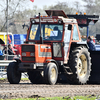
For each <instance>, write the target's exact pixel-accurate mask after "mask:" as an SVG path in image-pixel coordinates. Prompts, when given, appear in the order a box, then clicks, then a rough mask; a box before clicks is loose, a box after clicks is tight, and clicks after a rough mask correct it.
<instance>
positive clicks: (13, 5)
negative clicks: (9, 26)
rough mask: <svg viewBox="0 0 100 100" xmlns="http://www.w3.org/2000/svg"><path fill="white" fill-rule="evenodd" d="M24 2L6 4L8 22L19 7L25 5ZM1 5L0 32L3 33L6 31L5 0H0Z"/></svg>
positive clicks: (18, 0) (12, 1) (17, 1)
mask: <svg viewBox="0 0 100 100" xmlns="http://www.w3.org/2000/svg"><path fill="white" fill-rule="evenodd" d="M25 1H26V0H9V2H8V9H9V10H8V20H9V21H10V20H11V19H13V18H14V15H15V13H16V12H17V11H18V10H20V9H19V8H20V6H23V5H25V4H26V3H25ZM1 2H2V3H1V4H0V9H1V12H2V16H3V19H1V20H2V23H1V26H0V31H5V30H6V23H7V19H6V17H7V3H6V2H7V0H6V1H5V0H1Z"/></svg>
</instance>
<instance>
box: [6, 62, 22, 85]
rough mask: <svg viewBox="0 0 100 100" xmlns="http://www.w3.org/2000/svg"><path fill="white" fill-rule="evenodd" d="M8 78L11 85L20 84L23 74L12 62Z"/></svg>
mask: <svg viewBox="0 0 100 100" xmlns="http://www.w3.org/2000/svg"><path fill="white" fill-rule="evenodd" d="M7 78H8V81H9V82H10V84H18V83H19V82H20V79H21V72H20V71H18V65H17V63H16V62H11V63H10V64H9V66H8V67H7Z"/></svg>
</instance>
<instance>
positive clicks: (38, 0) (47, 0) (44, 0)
mask: <svg viewBox="0 0 100 100" xmlns="http://www.w3.org/2000/svg"><path fill="white" fill-rule="evenodd" d="M75 1H77V0H34V2H31V1H30V0H29V2H28V5H30V6H29V7H28V8H30V9H31V7H33V6H34V5H37V7H38V8H43V6H44V5H47V6H51V5H56V4H57V3H58V2H66V3H68V4H70V5H71V6H72V4H74V2H75ZM78 2H80V3H81V4H83V2H82V0H78Z"/></svg>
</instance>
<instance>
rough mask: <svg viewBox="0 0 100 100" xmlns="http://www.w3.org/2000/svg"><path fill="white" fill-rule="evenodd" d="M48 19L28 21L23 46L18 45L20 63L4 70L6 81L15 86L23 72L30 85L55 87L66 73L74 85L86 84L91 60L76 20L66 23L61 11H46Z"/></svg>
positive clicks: (66, 18)
mask: <svg viewBox="0 0 100 100" xmlns="http://www.w3.org/2000/svg"><path fill="white" fill-rule="evenodd" d="M46 13H47V15H48V16H40V14H39V16H37V17H35V18H30V27H29V30H28V33H27V39H26V43H25V44H22V45H21V60H20V59H15V60H16V61H15V62H11V63H10V64H9V66H8V67H7V78H8V81H9V82H10V83H11V84H18V83H19V82H20V79H21V73H22V72H27V73H28V75H29V80H30V81H31V82H32V83H41V82H45V83H48V84H56V82H57V80H58V79H59V77H58V76H59V75H60V74H63V73H66V76H67V78H68V80H70V81H71V82H73V83H76V84H85V83H87V81H88V79H89V76H90V72H91V57H90V53H89V52H88V46H87V43H86V42H82V40H81V36H80V32H79V28H78V24H77V21H76V19H69V18H68V17H67V16H66V14H65V13H64V12H63V11H61V10H46Z"/></svg>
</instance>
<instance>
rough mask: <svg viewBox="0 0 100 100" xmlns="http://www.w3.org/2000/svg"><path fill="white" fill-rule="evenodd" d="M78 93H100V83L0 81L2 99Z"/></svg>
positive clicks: (73, 94)
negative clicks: (15, 82) (16, 82)
mask: <svg viewBox="0 0 100 100" xmlns="http://www.w3.org/2000/svg"><path fill="white" fill-rule="evenodd" d="M76 95H83V96H85V95H92V96H95V95H96V96H97V95H100V85H93V84H92V85H70V84H61V83H57V84H56V85H46V84H31V83H30V81H21V82H20V84H9V83H8V81H7V80H4V81H0V99H1V98H2V99H11V98H34V97H56V96H59V97H60V96H62V97H65V96H76Z"/></svg>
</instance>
